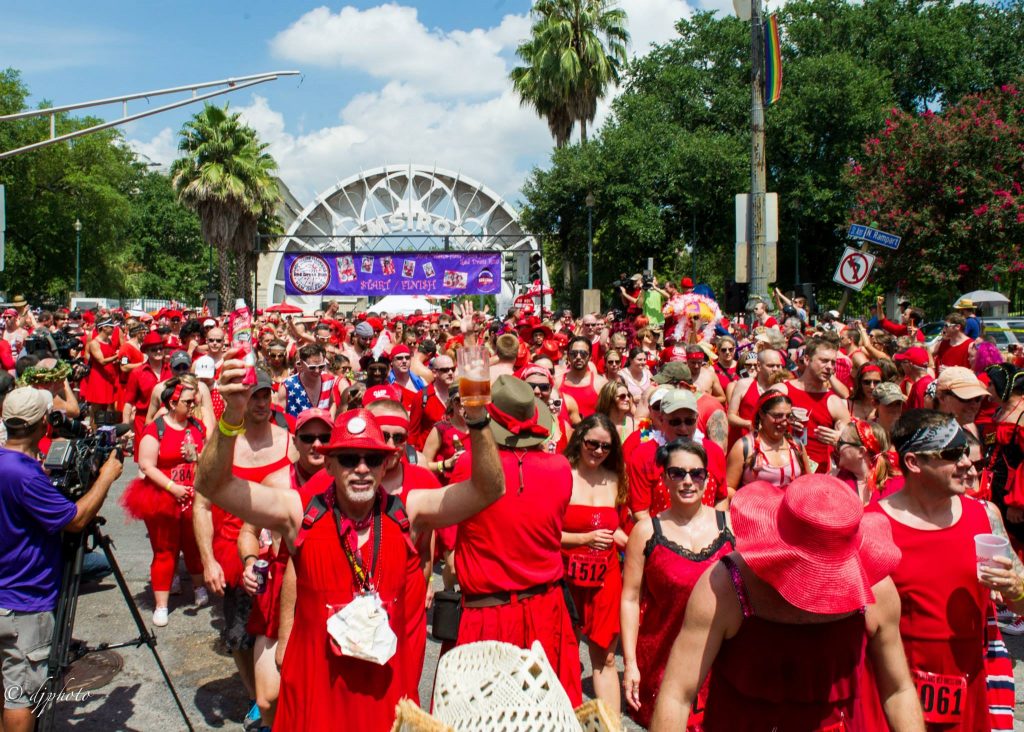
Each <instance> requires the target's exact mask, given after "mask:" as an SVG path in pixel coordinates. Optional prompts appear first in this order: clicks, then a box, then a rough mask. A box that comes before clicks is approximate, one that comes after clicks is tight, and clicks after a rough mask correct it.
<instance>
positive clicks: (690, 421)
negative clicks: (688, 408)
mask: <svg viewBox="0 0 1024 732" xmlns="http://www.w3.org/2000/svg"><path fill="white" fill-rule="evenodd" d="M668 424H669V426H670V427H681V426H682V425H684V424H685V425H686V426H687V427H692V426H693V425H695V424H697V418H696V417H679V418H678V419H670V420H668Z"/></svg>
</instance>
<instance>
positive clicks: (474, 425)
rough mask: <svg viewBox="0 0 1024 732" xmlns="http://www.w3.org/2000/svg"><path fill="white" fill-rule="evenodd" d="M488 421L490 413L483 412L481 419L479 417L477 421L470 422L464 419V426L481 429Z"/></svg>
mask: <svg viewBox="0 0 1024 732" xmlns="http://www.w3.org/2000/svg"><path fill="white" fill-rule="evenodd" d="M490 423H491V415H489V414H485V415H484V417H483V419H481V420H480V421H478V422H470V421H469V420H468V419H467V420H466V426H467V427H469V429H471V430H482V429H483V428H484V427H486V426H487V425H489V424H490Z"/></svg>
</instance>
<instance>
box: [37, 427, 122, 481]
mask: <svg viewBox="0 0 1024 732" xmlns="http://www.w3.org/2000/svg"><path fill="white" fill-rule="evenodd" d="M54 417H58V419H57V420H56V421H57V422H59V423H60V426H57V425H54V426H55V428H56V429H57V430H58V431H59V432H60V431H61V430H66V431H65V432H63V433H64V434H67V433H68V432H74V433H77V434H85V426H84V425H82V423H81V421H79V420H77V419H69V418H68V417H66V416H64V415H63V414H61V413H60V412H56V413H54V414H52V415H51V416H50V424H54V421H55V420H54ZM129 429H131V426H130V425H126V424H122V425H108V426H104V427H100V428H99V429H97V430H96V434H94V435H92V436H91V437H74V438H72V439H67V438H64V437H61V438H59V439H56V440H54V441H53V442H52V443H51V444H50V450H49V452H47V453H46V459H45V460H44V461H43V468H45V469H46V471H47V472H48V473H49V474H50V481H51V482H52V483H53V484H54V485H55V486H56V487H57V488H58V489H59V490H60V491H61V492H63V493H64V495H66V496H67V497H68V498H69V499H70V500H77V499H78V498H80V497H81V496H82V495H84V494H85V492H86V491H88V490H89V487H90V486H91V485H92V483H93V481H94V480H95V479H96V476H98V475H99V473H100V467H101V466H102V465H103V463H105V462H106V461H107V458H109V457H110V453H112V452H114V451H115V450H117V451H118V458H119V459H123V455H122V454H121V450H120V447H119V446H118V439H119V438H120V437H121V435H124V434H126V433H127V432H128V430H129Z"/></svg>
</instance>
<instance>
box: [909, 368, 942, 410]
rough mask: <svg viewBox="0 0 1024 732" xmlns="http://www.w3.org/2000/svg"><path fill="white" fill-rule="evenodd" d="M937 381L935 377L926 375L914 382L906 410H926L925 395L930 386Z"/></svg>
mask: <svg viewBox="0 0 1024 732" xmlns="http://www.w3.org/2000/svg"><path fill="white" fill-rule="evenodd" d="M933 381H935V377H934V376H931V375H929V374H925V375H924V376H922V377H921V378H920V379H918V380H917V381H915V382H914V385H913V386H912V387H910V394H908V395H907V406H906V407H905V408H904V409H924V393H925V391H927V389H928V385H929V384H931V383H932V382H933Z"/></svg>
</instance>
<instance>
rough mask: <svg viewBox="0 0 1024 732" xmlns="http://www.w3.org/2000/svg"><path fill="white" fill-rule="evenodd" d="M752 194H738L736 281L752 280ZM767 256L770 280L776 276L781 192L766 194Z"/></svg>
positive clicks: (765, 232)
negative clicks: (750, 267) (750, 268)
mask: <svg viewBox="0 0 1024 732" xmlns="http://www.w3.org/2000/svg"><path fill="white" fill-rule="evenodd" d="M749 219H750V194H748V193H737V194H736V277H735V280H736V282H750V274H749V272H748V271H747V270H748V269H749V266H750V241H749V239H750V224H749ZM764 240H765V245H766V246H765V256H766V257H767V258H768V264H767V267H766V269H767V271H768V281H769V282H774V281H775V277H776V266H775V265H776V255H775V252H776V243H777V242H778V241H779V194H778V193H765V194H764Z"/></svg>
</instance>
